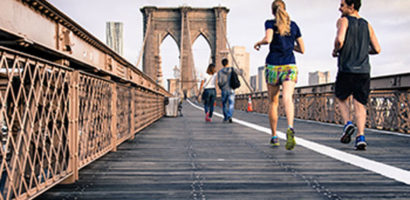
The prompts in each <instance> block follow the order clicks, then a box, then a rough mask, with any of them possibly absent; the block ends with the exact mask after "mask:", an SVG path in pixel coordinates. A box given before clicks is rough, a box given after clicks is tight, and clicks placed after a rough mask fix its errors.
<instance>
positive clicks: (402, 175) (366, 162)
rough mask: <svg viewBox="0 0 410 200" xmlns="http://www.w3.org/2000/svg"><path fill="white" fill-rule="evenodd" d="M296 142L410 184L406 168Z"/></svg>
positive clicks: (269, 131)
mask: <svg viewBox="0 0 410 200" xmlns="http://www.w3.org/2000/svg"><path fill="white" fill-rule="evenodd" d="M188 102H189V103H190V104H191V105H192V106H194V107H195V108H198V109H200V110H203V108H201V107H199V106H197V105H195V104H193V103H192V102H190V101H189V100H188ZM214 115H216V116H218V117H223V115H221V114H219V113H215V114H214ZM233 121H234V122H235V123H238V124H241V125H243V126H246V127H249V128H252V129H255V130H257V131H260V132H263V133H266V134H268V135H270V134H271V130H270V128H265V127H262V126H259V125H256V124H252V123H249V122H246V121H242V120H240V119H236V118H233ZM277 135H278V137H279V138H281V139H284V140H286V135H285V133H283V132H280V131H278V132H277ZM295 139H296V142H297V144H298V145H300V146H303V147H305V148H307V149H310V150H312V151H315V152H317V153H320V154H322V155H325V156H328V157H331V158H334V159H336V160H340V161H342V162H345V163H349V164H351V165H354V166H357V167H360V168H363V169H366V170H369V171H372V172H375V173H377V174H380V175H382V176H385V177H388V178H391V179H394V180H396V181H399V182H402V183H405V184H407V185H410V171H407V170H404V169H400V168H397V167H394V166H390V165H387V164H384V163H381V162H377V161H374V160H370V159H367V158H363V157H360V156H356V155H353V154H350V153H346V152H343V151H340V150H337V149H334V148H331V147H328V146H325V145H321V144H319V143H316V142H312V141H309V140H305V139H303V138H299V137H295Z"/></svg>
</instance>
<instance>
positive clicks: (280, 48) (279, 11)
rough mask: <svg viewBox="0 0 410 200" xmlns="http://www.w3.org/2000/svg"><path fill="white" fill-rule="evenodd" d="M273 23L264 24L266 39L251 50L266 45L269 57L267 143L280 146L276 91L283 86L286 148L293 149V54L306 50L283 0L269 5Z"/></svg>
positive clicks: (267, 58)
mask: <svg viewBox="0 0 410 200" xmlns="http://www.w3.org/2000/svg"><path fill="white" fill-rule="evenodd" d="M272 14H273V16H274V17H275V19H273V20H266V22H265V37H264V38H263V39H262V40H261V41H258V42H257V43H256V44H255V46H254V48H255V49H256V50H259V49H260V47H261V45H266V44H269V54H268V56H267V57H266V61H265V63H266V65H265V77H266V83H267V87H268V99H269V111H268V114H269V122H270V127H271V130H272V138H271V140H270V143H271V144H272V145H273V146H274V147H276V146H279V139H278V136H277V135H276V128H277V124H278V105H279V92H280V86H281V85H282V100H283V103H284V104H285V113H286V118H287V122H288V129H287V131H286V138H287V140H286V146H285V147H286V149H287V150H292V149H293V148H294V147H295V145H296V141H295V138H294V136H295V130H294V129H293V120H294V112H295V110H294V109H295V108H294V103H293V92H294V89H295V85H296V82H297V75H298V68H297V67H296V59H295V55H294V54H293V51H296V52H299V53H301V54H303V53H304V51H305V47H304V43H303V40H302V34H301V33H300V30H299V27H298V25H297V24H296V23H295V22H293V21H291V20H290V17H289V14H288V13H287V11H286V5H285V3H284V2H283V0H275V1H273V3H272Z"/></svg>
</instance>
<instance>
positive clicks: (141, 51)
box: [136, 13, 152, 67]
mask: <svg viewBox="0 0 410 200" xmlns="http://www.w3.org/2000/svg"><path fill="white" fill-rule="evenodd" d="M151 15H152V14H151V13H149V14H148V20H147V21H148V23H147V28H146V30H145V35H144V40H143V42H142V47H141V50H140V53H139V56H138V60H137V65H136V67H138V66H139V64H140V62H141V58H142V54H143V52H144V48H145V45H146V42H147V38H148V35H149V33H150V32H151Z"/></svg>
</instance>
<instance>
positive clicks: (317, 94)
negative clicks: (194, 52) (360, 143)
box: [235, 73, 410, 133]
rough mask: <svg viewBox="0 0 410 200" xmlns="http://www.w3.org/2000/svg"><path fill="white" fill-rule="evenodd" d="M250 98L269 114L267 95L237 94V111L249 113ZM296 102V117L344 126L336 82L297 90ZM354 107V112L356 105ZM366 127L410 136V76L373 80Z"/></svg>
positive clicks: (282, 111)
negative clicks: (336, 92)
mask: <svg viewBox="0 0 410 200" xmlns="http://www.w3.org/2000/svg"><path fill="white" fill-rule="evenodd" d="M249 95H250V96H251V98H252V104H253V110H254V111H255V112H260V113H267V112H268V109H269V101H268V98H267V95H268V94H267V92H259V93H254V94H243V95H237V96H236V101H235V108H236V109H240V110H247V105H248V97H249ZM294 102H295V117H296V118H299V119H306V120H314V121H320V122H328V123H336V124H343V120H342V117H341V115H340V113H339V109H338V103H337V102H336V100H335V96H334V87H333V83H329V84H322V85H315V86H306V87H297V88H295V94H294ZM281 105H283V104H282V102H280V104H279V114H280V116H285V110H284V107H283V106H281ZM351 108H352V109H353V105H352V104H351ZM352 117H354V116H352ZM366 127H368V128H373V129H379V130H388V131H395V132H400V133H410V74H409V73H407V74H397V75H390V76H382V77H376V78H372V80H371V94H370V97H369V102H368V104H367V121H366Z"/></svg>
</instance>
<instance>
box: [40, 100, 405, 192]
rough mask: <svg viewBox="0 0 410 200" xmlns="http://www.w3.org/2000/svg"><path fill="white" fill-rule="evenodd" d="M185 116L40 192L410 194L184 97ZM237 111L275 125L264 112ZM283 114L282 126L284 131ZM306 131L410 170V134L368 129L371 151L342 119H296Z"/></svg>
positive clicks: (254, 120)
mask: <svg viewBox="0 0 410 200" xmlns="http://www.w3.org/2000/svg"><path fill="white" fill-rule="evenodd" d="M183 113H184V116H183V117H178V118H162V119H161V120H159V121H158V122H156V123H154V124H153V125H151V126H150V127H148V128H146V129H144V130H143V131H142V132H141V133H140V134H138V135H137V136H136V137H135V139H134V140H133V141H127V142H125V143H124V144H122V145H121V146H120V147H119V148H118V151H117V152H111V153H109V154H107V155H106V156H104V157H103V158H101V159H99V160H98V161H96V162H94V163H92V164H90V165H89V166H87V167H86V168H84V169H82V170H81V171H80V180H79V181H78V182H76V183H75V184H71V185H57V186H56V187H54V188H53V189H51V190H49V191H48V192H46V193H44V194H42V195H41V196H39V197H38V198H37V199H122V200H125V199H280V200H282V199H294V200H301V199H303V200H305V199H306V200H309V199H312V200H313V199H351V200H357V199H369V200H370V199H371V200H374V199H403V200H404V199H410V186H409V185H406V184H404V183H402V182H399V181H395V180H393V179H390V178H386V177H384V176H382V175H380V174H377V173H374V172H371V171H368V170H365V169H363V168H361V167H356V166H353V165H351V164H347V163H345V162H342V161H339V160H335V159H333V158H330V157H328V156H325V155H322V154H319V153H316V152H314V151H312V150H310V149H307V148H304V147H302V146H297V147H296V148H295V149H294V150H293V151H287V150H285V147H284V146H285V145H284V144H285V141H284V140H281V141H280V142H281V146H280V147H279V148H272V147H270V145H269V144H268V141H269V135H267V134H266V133H262V132H259V131H256V130H254V129H251V128H248V127H244V126H242V125H239V124H237V123H232V124H229V123H222V119H221V118H218V117H214V119H213V120H214V121H213V122H212V123H205V122H204V115H203V111H200V110H198V109H197V108H194V107H193V106H191V105H189V104H188V103H186V102H185V103H184V108H183ZM234 117H236V118H238V119H242V120H245V121H248V122H251V123H254V124H257V125H260V126H264V127H269V124H268V118H267V116H266V115H263V114H257V113H246V112H242V111H236V112H235V114H234ZM285 128H286V121H285V119H281V120H280V122H279V130H281V131H285ZM295 129H296V131H297V135H298V136H299V137H301V138H304V139H307V140H310V141H314V142H317V143H320V144H322V145H326V146H328V147H331V148H334V149H338V150H342V151H344V152H347V153H349V154H353V155H358V156H360V157H364V158H367V159H371V160H374V161H377V162H382V163H385V164H388V165H392V166H395V167H398V168H401V169H404V170H406V171H409V170H410V156H408V155H409V154H410V137H406V136H399V135H391V134H385V133H380V132H377V131H372V130H369V131H367V140H368V142H369V147H368V150H367V151H365V152H361V151H360V152H359V151H355V150H354V149H353V144H349V145H344V144H341V143H339V142H338V137H339V134H340V133H339V132H340V131H341V129H342V128H341V127H340V126H335V125H329V124H323V123H316V122H307V121H301V120H297V121H296V124H295Z"/></svg>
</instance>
